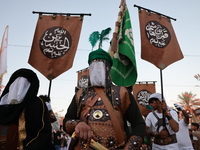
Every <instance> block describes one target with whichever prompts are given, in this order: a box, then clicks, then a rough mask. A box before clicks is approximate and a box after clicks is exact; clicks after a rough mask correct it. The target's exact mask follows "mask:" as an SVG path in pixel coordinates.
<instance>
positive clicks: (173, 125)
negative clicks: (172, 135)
mask: <svg viewBox="0 0 200 150" xmlns="http://www.w3.org/2000/svg"><path fill="white" fill-rule="evenodd" d="M175 115H177V114H175ZM165 116H166V117H167V119H168V121H169V125H170V126H171V128H172V130H173V131H174V132H178V130H179V124H178V122H177V121H176V120H175V119H174V118H173V117H172V115H171V114H170V111H169V110H166V111H165Z"/></svg>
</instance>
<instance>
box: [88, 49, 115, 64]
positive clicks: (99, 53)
mask: <svg viewBox="0 0 200 150" xmlns="http://www.w3.org/2000/svg"><path fill="white" fill-rule="evenodd" d="M94 59H103V60H106V61H108V62H109V63H110V64H111V66H112V64H113V62H112V58H111V56H110V54H109V53H108V52H106V51H104V50H103V49H101V48H99V49H97V50H95V51H92V52H90V54H89V57H88V64H90V63H91V61H93V60H94Z"/></svg>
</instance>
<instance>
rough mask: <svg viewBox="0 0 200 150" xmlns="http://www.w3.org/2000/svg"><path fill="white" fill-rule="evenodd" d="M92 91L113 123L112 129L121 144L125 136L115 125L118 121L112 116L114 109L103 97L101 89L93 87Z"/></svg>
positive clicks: (104, 96) (119, 127) (105, 97)
mask: <svg viewBox="0 0 200 150" xmlns="http://www.w3.org/2000/svg"><path fill="white" fill-rule="evenodd" d="M94 89H95V91H96V92H97V93H98V95H99V96H100V97H101V99H102V101H103V102H104V104H105V106H106V108H107V110H108V112H109V114H110V117H111V121H112V123H113V128H114V130H115V133H116V136H117V140H118V144H122V143H123V142H124V141H125V134H124V132H123V130H122V128H121V126H120V125H118V124H117V123H118V122H119V120H118V118H117V116H116V115H115V114H114V109H113V107H112V105H111V103H110V101H109V99H108V98H107V96H106V95H105V93H104V91H103V89H102V88H97V87H94Z"/></svg>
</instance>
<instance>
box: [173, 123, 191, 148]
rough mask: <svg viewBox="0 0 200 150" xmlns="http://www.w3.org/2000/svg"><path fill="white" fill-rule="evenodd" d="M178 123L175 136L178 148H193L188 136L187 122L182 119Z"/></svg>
mask: <svg viewBox="0 0 200 150" xmlns="http://www.w3.org/2000/svg"><path fill="white" fill-rule="evenodd" d="M178 123H179V131H178V132H177V133H176V137H177V140H178V146H179V150H194V148H193V146H192V142H191V140H190V136H189V131H188V124H186V123H185V122H184V119H182V120H180V121H179V122H178Z"/></svg>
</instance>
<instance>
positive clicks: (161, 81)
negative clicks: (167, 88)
mask: <svg viewBox="0 0 200 150" xmlns="http://www.w3.org/2000/svg"><path fill="white" fill-rule="evenodd" d="M160 84H161V95H162V100H163V99H164V93H163V75H162V69H160ZM162 116H163V126H164V127H166V122H165V112H164V110H163V111H162Z"/></svg>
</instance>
